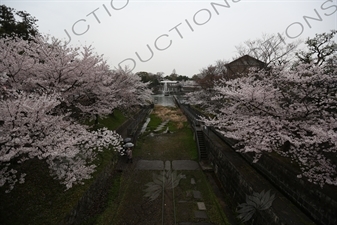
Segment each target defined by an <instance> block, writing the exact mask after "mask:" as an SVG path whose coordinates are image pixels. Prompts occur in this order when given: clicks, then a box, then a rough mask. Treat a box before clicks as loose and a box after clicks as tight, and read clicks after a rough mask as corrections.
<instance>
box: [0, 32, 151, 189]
mask: <svg viewBox="0 0 337 225" xmlns="http://www.w3.org/2000/svg"><path fill="white" fill-rule="evenodd" d="M0 48H1V49H2V53H3V54H1V55H0V186H6V187H8V190H7V191H10V190H12V189H13V188H14V186H15V185H16V183H17V182H19V183H22V182H24V179H25V174H26V173H27V172H29V171H21V170H20V169H18V168H21V167H20V166H19V165H20V164H23V163H26V162H27V161H29V160H31V159H39V160H43V161H45V162H46V163H47V164H48V166H49V169H50V171H51V174H52V175H53V176H54V177H55V178H56V179H59V180H60V182H61V183H62V184H64V185H65V186H66V188H67V189H69V188H71V187H72V185H73V184H77V183H81V182H82V181H83V180H84V179H88V178H90V175H91V174H92V173H93V172H94V170H95V164H94V163H93V162H94V160H95V158H96V154H97V152H98V151H102V150H103V149H112V150H115V151H119V150H120V147H119V141H120V136H119V135H118V134H117V133H116V132H114V131H110V130H107V129H100V130H97V131H89V129H88V127H85V126H83V125H81V124H79V123H77V122H76V121H75V119H74V118H73V117H72V116H70V113H71V112H69V113H67V112H68V110H59V109H60V108H61V109H62V107H63V105H65V107H66V109H69V108H67V107H70V106H71V108H74V107H75V108H77V109H80V110H81V111H82V112H83V113H86V114H89V115H92V116H96V117H97V116H101V117H102V116H105V115H108V114H110V113H112V112H113V110H115V109H117V108H120V109H126V110H130V109H131V108H133V107H136V106H139V105H144V104H148V103H149V100H150V94H151V93H150V91H149V90H148V89H147V84H144V83H142V82H141V81H140V78H139V77H138V76H135V75H133V74H131V73H126V72H124V71H122V70H111V69H110V68H109V66H108V64H107V62H106V61H105V60H104V59H103V56H102V55H97V54H96V53H94V52H93V49H92V48H91V47H90V46H89V47H81V48H72V47H69V46H67V45H65V44H64V43H62V42H61V41H59V40H57V39H55V38H50V37H42V36H37V37H34V38H32V39H31V40H29V41H26V40H22V39H20V38H15V37H13V38H3V39H0ZM61 105H62V107H61Z"/></svg>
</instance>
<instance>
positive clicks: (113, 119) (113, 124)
mask: <svg viewBox="0 0 337 225" xmlns="http://www.w3.org/2000/svg"><path fill="white" fill-rule="evenodd" d="M126 120H127V117H125V116H124V114H123V112H122V111H120V110H115V111H114V113H113V114H110V115H108V116H106V117H104V118H101V117H100V118H98V124H95V120H94V119H92V120H86V121H84V122H83V124H85V125H88V126H90V127H94V128H95V129H99V128H103V127H106V128H108V129H109V130H116V129H117V128H118V127H119V126H120V125H122V124H123V123H124V122H125V121H126Z"/></svg>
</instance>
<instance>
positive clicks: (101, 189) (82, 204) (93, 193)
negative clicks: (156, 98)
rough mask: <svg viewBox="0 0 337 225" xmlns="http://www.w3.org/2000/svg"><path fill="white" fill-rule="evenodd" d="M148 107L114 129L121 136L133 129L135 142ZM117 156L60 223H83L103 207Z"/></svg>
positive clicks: (63, 224)
mask: <svg viewBox="0 0 337 225" xmlns="http://www.w3.org/2000/svg"><path fill="white" fill-rule="evenodd" d="M149 110H150V108H149V107H145V108H142V109H141V110H140V111H139V113H137V114H135V116H133V117H132V118H129V119H128V120H127V121H126V122H125V123H123V124H122V125H121V126H120V127H119V128H118V129H117V130H116V131H117V133H119V134H121V135H122V136H123V138H125V137H124V136H126V135H128V131H129V130H132V131H134V132H133V133H132V134H131V135H132V140H133V142H134V143H135V142H136V140H137V135H138V132H137V128H138V127H139V126H140V125H141V123H142V122H143V121H144V119H145V118H146V116H147V115H148V112H149ZM118 157H119V156H117V155H116V156H115V157H114V158H113V159H111V162H110V163H109V164H108V165H107V166H106V167H105V168H104V169H103V171H102V172H100V174H98V175H96V176H95V181H94V182H93V183H92V185H91V186H90V187H89V189H88V190H87V191H86V192H85V194H84V195H83V196H82V197H81V199H80V200H79V201H78V203H77V205H76V206H75V207H74V209H73V210H72V211H71V212H70V213H69V214H68V215H67V216H66V218H65V219H64V221H63V223H62V225H78V224H83V222H85V221H86V220H90V218H91V217H93V216H95V215H97V214H99V213H100V212H102V210H103V209H104V207H105V202H106V199H107V195H108V192H109V189H110V188H111V185H112V181H113V176H114V174H115V173H116V170H115V168H116V165H117V162H118Z"/></svg>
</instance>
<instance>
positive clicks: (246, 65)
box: [225, 55, 267, 78]
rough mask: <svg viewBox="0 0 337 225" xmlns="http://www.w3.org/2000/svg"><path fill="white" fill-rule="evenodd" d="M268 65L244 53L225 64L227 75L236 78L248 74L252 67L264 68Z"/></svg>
mask: <svg viewBox="0 0 337 225" xmlns="http://www.w3.org/2000/svg"><path fill="white" fill-rule="evenodd" d="M266 66H267V65H266V64H265V63H264V62H262V61H260V60H258V59H255V58H254V57H251V56H249V55H244V56H241V57H240V58H238V59H236V60H234V61H232V62H230V63H228V64H226V65H225V67H226V70H227V71H226V77H228V78H235V77H237V76H240V75H244V74H247V73H248V72H249V69H250V68H257V69H263V68H266Z"/></svg>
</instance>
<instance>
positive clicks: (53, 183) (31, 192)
mask: <svg viewBox="0 0 337 225" xmlns="http://www.w3.org/2000/svg"><path fill="white" fill-rule="evenodd" d="M126 119H127V118H125V117H124V116H123V114H122V113H121V112H120V111H117V110H116V111H115V113H114V114H113V115H109V116H108V117H107V118H104V119H99V126H101V127H103V126H105V127H108V129H113V130H114V129H116V128H117V127H118V126H120V125H121V124H122V123H123V122H124V121H125V120H126ZM90 123H92V121H91V122H89V121H87V122H86V124H87V125H90ZM96 128H97V127H96ZM115 157H116V153H115V152H114V151H111V150H109V149H106V150H105V151H103V152H98V154H97V159H96V160H95V164H96V165H98V167H97V168H96V172H95V173H94V174H93V177H95V175H96V174H99V173H100V172H101V171H102V170H103V169H104V168H105V167H106V166H107V165H108V164H109V163H111V160H112V159H113V158H115ZM17 167H18V169H19V170H20V169H21V170H23V171H28V172H27V176H26V182H25V183H24V184H17V185H16V186H15V188H14V189H13V190H12V191H11V192H10V193H8V194H6V193H5V188H4V187H1V188H0V199H1V203H0V224H2V225H7V224H8V225H21V224H25V225H29V224H32V225H48V224H50V225H52V224H60V223H61V221H62V220H63V219H64V218H65V216H66V215H67V214H68V213H69V212H71V210H72V209H73V208H74V207H75V206H76V204H77V202H78V201H79V199H80V198H81V197H82V196H83V194H84V193H85V192H86V191H87V189H88V188H89V187H90V185H91V184H92V182H93V181H94V178H92V179H89V180H85V181H84V185H80V184H79V185H75V186H74V187H73V188H71V189H69V190H67V191H65V186H64V185H61V184H60V183H59V181H58V180H55V179H53V177H51V176H50V174H49V169H48V165H47V164H46V163H45V162H44V161H41V160H37V159H32V160H29V161H27V162H25V163H24V164H23V165H18V166H17ZM20 167H21V168H20Z"/></svg>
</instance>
